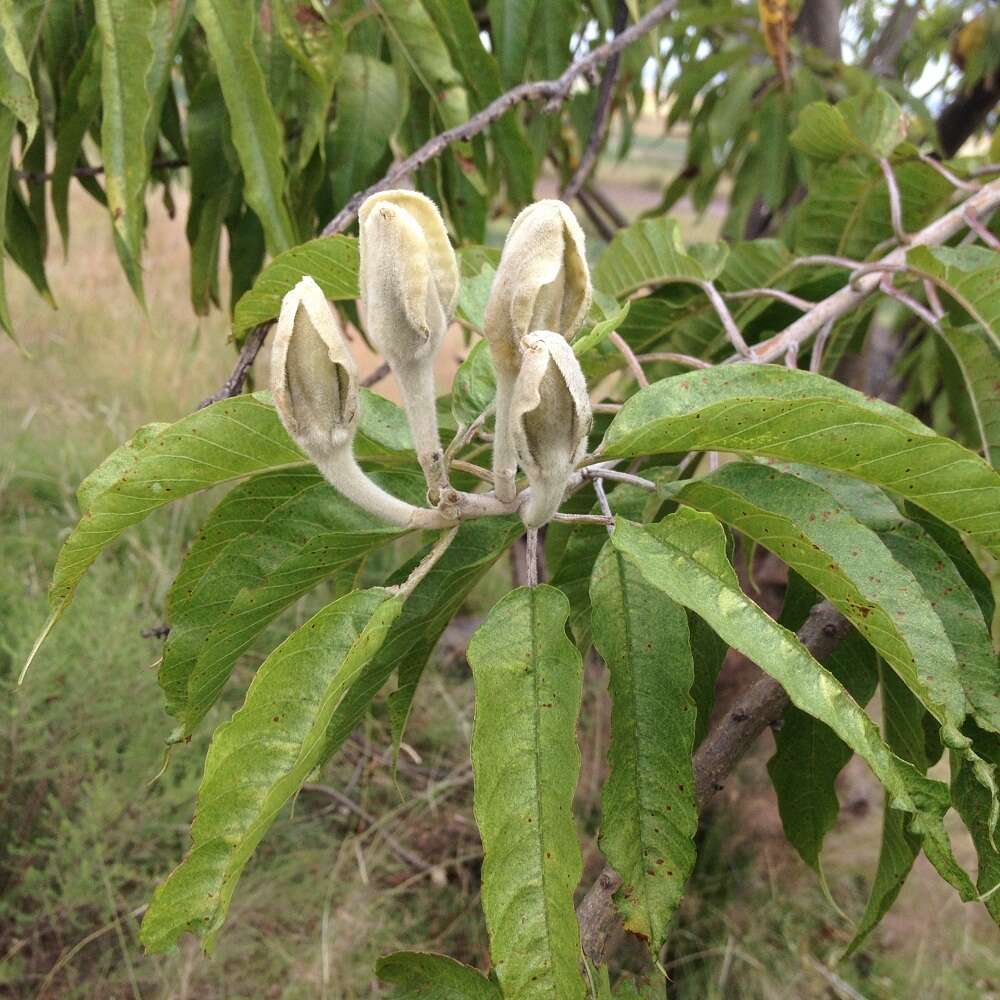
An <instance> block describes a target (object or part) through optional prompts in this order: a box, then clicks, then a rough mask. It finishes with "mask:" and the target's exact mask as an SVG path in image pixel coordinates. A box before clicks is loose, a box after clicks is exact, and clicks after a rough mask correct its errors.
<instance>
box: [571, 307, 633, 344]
mask: <svg viewBox="0 0 1000 1000" xmlns="http://www.w3.org/2000/svg"><path fill="white" fill-rule="evenodd" d="M631 305H632V303H631V302H630V301H629V300H627V299H626V300H625V302H624V303H619V302H617V301H616V300H615V299H613V298H611V297H610V296H608V295H605V294H604V293H603V292H600V291H598V292H596V293H595V294H594V301H593V302H592V303H591V306H590V311H589V312H588V313H587V318H586V319H585V320H584V324H583V325H584V327H585V328H587V332H586V333H584V334H581V335H580V336H579V337H576V338H575V339H574V341H573V352H574V353H575V354H576V356H577V357H580V356H581V355H583V354H586V353H587V352H588V351H592V350H594V348H596V347H599V346H600V345H601V344H602V343H604V341H605V340H606V339H607V337H608V335H609V334H611V333H614V332H615V331H616V330H617V329H618V327H620V326H621V325H622V323H624V322H625V318H626V317H627V316H628V311H629V308H630V307H631Z"/></svg>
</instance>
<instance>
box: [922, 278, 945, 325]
mask: <svg viewBox="0 0 1000 1000" xmlns="http://www.w3.org/2000/svg"><path fill="white" fill-rule="evenodd" d="M923 284H924V295H926V296H927V304H928V305H929V306H930V307H931V312H932V313H934V315H935V316H936V317H937V318H938V319H941V317H942V316H944V306H943V305H941V297H940V296H939V295H938V290H937V286H936V285H935V284H934V282H933V281H931V280H930V279H929V278H924V281H923Z"/></svg>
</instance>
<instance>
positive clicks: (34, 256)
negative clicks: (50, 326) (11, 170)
mask: <svg viewBox="0 0 1000 1000" xmlns="http://www.w3.org/2000/svg"><path fill="white" fill-rule="evenodd" d="M42 239H43V234H42V233H41V232H40V231H39V229H38V226H37V225H36V223H35V219H34V217H33V216H32V214H31V210H30V209H29V208H28V205H27V203H26V202H25V200H24V198H23V196H22V195H21V192H20V191H19V190H18V188H17V185H12V186H11V188H10V190H9V192H8V196H7V232H6V234H5V237H4V246H5V248H6V250H7V253H8V255H9V256H10V259H11V260H12V261H13V262H14V263H15V264H17V266H18V267H19V268H20V269H21V270H22V271H23V272H24V273H25V274H26V275H27V276H28V279H29V280H30V281H31V283H32V285H34V286H35V290H36V291H37V292H38V293H39V295H41V297H42V298H43V299H44V300H45V301H46V302H47V303H48V304H49V305H50V306H52V308H53V309H54V308H55V307H56V303H55V299H54V298H53V297H52V291H51V289H50V288H49V282H48V279H47V278H46V276H45V248H44V246H43V245H42Z"/></svg>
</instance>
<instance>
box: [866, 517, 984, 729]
mask: <svg viewBox="0 0 1000 1000" xmlns="http://www.w3.org/2000/svg"><path fill="white" fill-rule="evenodd" d="M882 539H883V541H884V542H885V544H886V545H887V546H888V548H889V551H890V552H891V553H892V555H893V558H895V559H896V561H897V562H898V563H900V564H901V565H903V566H905V567H906V568H907V569H908V570H909V571H910V572H911V573H912V574H913V576H914V577H915V578H916V580H917V582H918V583H919V584H920V587H921V588H922V590H923V592H924V594H925V595H926V597H927V600H929V601H930V603H931V606H932V607H933V608H934V611H935V613H936V614H937V616H938V617H939V618H940V619H941V622H942V624H943V625H944V629H945V632H946V633H947V635H948V638H949V640H950V642H951V645H952V647H953V648H954V650H955V653H956V654H957V660H958V676H959V679H960V681H961V683H962V687H963V689H964V691H965V696H966V698H967V700H968V704H969V711H970V712H971V713H972V715H973V716H974V717H975V720H976V722H977V724H978V725H979V726H980V727H981V728H982V729H988V730H989V731H990V732H994V733H998V732H1000V660H998V659H997V654H996V652H995V650H994V648H993V643H992V641H991V639H990V634H989V631H988V628H987V625H986V622H985V621H984V620H983V615H982V611H981V610H980V608H979V605H978V604H977V603H976V598H975V595H974V594H973V593H972V591H971V590H970V589H969V586H968V585H967V584H966V582H965V581H964V580H963V579H962V577H961V575H960V574H959V572H958V570H957V569H956V567H955V565H954V563H952V561H951V560H950V559H949V558H948V555H947V553H946V552H945V551H944V549H942V548H941V547H940V546H939V545H938V544H937V542H935V541H934V539H933V538H931V537H930V536H929V535H927V534H926V533H925V532H924V531H922V530H921V529H920V528H919V527H918V526H917V525H915V524H906V525H902V526H900V527H898V528H895V529H893V530H892V531H887V532H885V533H884V534H883V535H882Z"/></svg>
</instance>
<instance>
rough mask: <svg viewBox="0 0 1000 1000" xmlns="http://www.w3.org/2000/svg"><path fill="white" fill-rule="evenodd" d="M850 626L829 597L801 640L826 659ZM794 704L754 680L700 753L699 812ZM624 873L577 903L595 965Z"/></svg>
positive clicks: (607, 878) (772, 684) (610, 875)
mask: <svg viewBox="0 0 1000 1000" xmlns="http://www.w3.org/2000/svg"><path fill="white" fill-rule="evenodd" d="M849 631H850V625H849V624H848V622H847V620H846V619H845V618H844V617H843V616H842V615H841V614H840V613H839V612H838V611H837V609H836V608H834V607H833V605H832V604H830V603H829V602H827V601H823V602H822V603H820V604H817V605H816V607H814V608H813V609H812V611H811V612H810V614H809V617H808V618H807V619H806V622H805V624H804V625H803V626H802V628H800V629H799V631H798V638H799V641H800V642H802V643H803V645H805V646H806V648H807V649H808V650H809V652H810V653H812V655H813V656H814V657H815V658H816V659H817V660H819V661H820V662H822V661H823V659H824V658H825V657H826V656H827V655H828V654H829V653H830V652H831V651H832V650H833V649H834V648H835V647H836V646H837V644H838V643H839V642H840V641H841V640H842V639H844V638H845V637H846V636H847V634H848V632H849ZM788 703H789V700H788V695H787V694H785V691H784V688H782V686H781V685H780V684H779V683H778V682H777V681H776V680H774V679H773V678H771V677H766V676H765V677H762V678H761V679H760V680H758V681H756V682H755V683H754V684H752V685H751V686H750V687H749V688H748V689H747V690H746V691H745V692H744V693H743V695H742V696H741V697H740V698H738V699H737V701H736V704H735V705H733V707H732V708H731V709H730V710H729V712H728V713H727V714H726V716H725V718H723V719H721V720H720V721H719V723H718V725H717V726H716V727H715V728H714V729H713V730H712V731H711V732H710V733H709V734H708V736H706V737H705V739H704V740H703V741H702V744H701V746H699V747H698V750H697V752H696V753H695V755H694V793H695V802H696V803H697V806H698V809H699V811H701V810H703V809H704V808H705V806H706V805H708V803H709V801H710V800H711V798H712V796H713V795H715V793H716V792H717V791H719V790H720V789H721V788H722V782H723V781H724V779H725V778H726V777H727V775H728V774H729V773H730V772H731V771H732V769H733V768H734V767H735V766H736V764H737V763H738V762H739V761H740V759H741V758H742V757H743V755H744V754H745V753H746V752H747V751H748V750H749V749H750V748H751V747H752V746H753V744H754V743H755V742H756V741H757V737H758V736H760V734H761V733H762V732H763V731H764V730H765V729H767V727H768V726H770V725H772V724H773V723H774V722H776V721H777V720H778V719H780V718H781V715H782V713H783V712H784V711H785V708H786V707H787V705H788ZM620 885H621V878H620V877H619V876H618V874H617V873H616V872H615V870H614V869H613V868H611V867H610V866H606V867H605V868H604V870H603V871H602V872H601V874H600V875H599V876H598V877H597V880H596V882H595V883H594V884H593V885H592V886H591V888H590V890H589V891H588V892H587V895H586V896H584V898H583V900H582V901H581V902H580V905H579V906H578V907H577V908H576V914H577V917H578V918H579V921H580V937H581V942H582V944H583V950H584V952H585V953H586V955H587V956H588V957H589V958H590V960H591V961H592V962H593V963H594V964H595V965H600V964H603V962H604V959H605V955H606V952H607V945H608V939H609V937H610V935H611V933H612V931H613V930H614V928H615V926H616V925H617V924H618V923H619V917H618V915H617V910H616V908H615V904H614V900H613V897H614V894H615V892H616V891H617V890H618V888H619V886H620Z"/></svg>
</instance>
